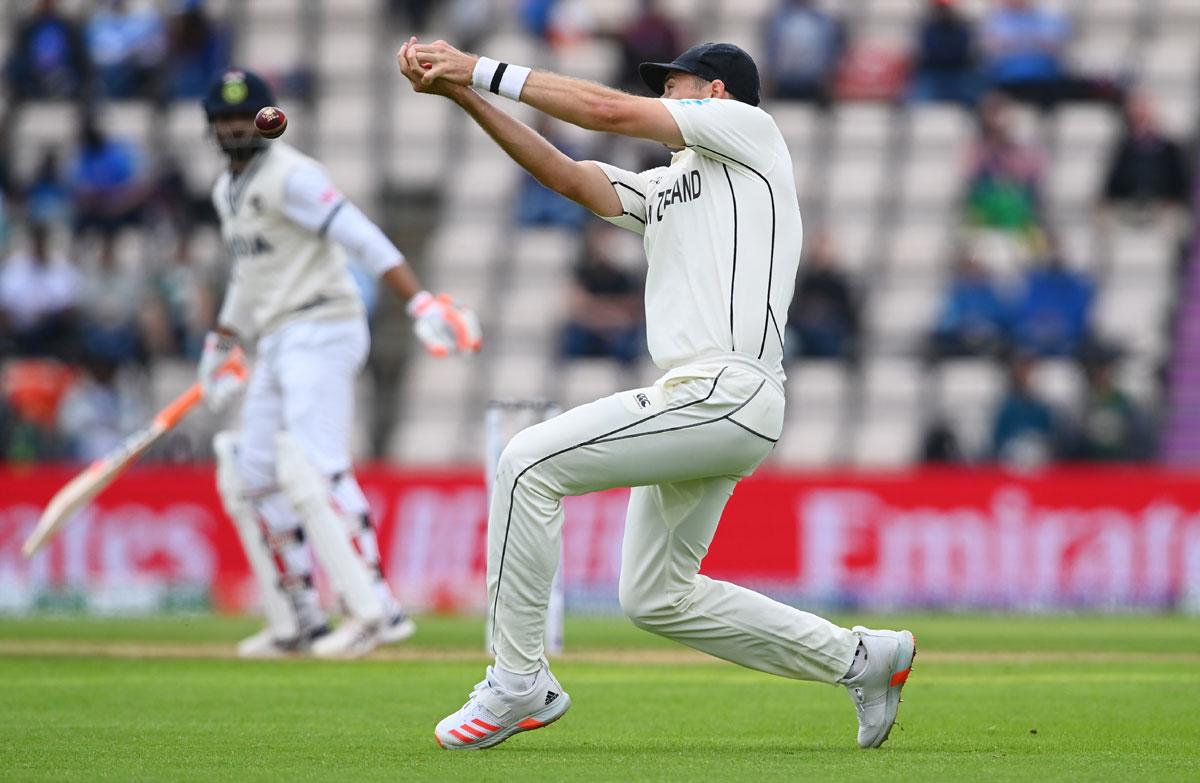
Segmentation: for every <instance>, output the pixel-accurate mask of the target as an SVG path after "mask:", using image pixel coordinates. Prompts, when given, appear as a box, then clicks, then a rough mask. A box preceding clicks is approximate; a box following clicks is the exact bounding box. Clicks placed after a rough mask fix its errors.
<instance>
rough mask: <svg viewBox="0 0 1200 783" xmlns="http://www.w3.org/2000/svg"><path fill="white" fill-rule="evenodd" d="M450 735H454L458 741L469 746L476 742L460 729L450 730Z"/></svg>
mask: <svg viewBox="0 0 1200 783" xmlns="http://www.w3.org/2000/svg"><path fill="white" fill-rule="evenodd" d="M450 733H451V734H453V735H454V738H455V739H457V740H458V741H459V742H465V743H467V744H470V743H472V742H474V741H475V740H473V739H471V738H470V737H468V736H467V735H466V734H463V733H462V732H460V731H459V730H458V729H450Z"/></svg>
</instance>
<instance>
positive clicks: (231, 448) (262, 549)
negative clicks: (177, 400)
mask: <svg viewBox="0 0 1200 783" xmlns="http://www.w3.org/2000/svg"><path fill="white" fill-rule="evenodd" d="M237 441H238V435H237V433H236V432H228V431H226V432H218V433H217V434H216V436H215V437H214V438H213V451H214V452H215V453H216V456H217V491H218V492H219V493H220V495H221V503H222V505H224V506H225V513H227V514H228V515H229V518H230V519H232V520H233V524H234V527H236V528H237V532H238V536H239V537H240V538H241V540H242V549H244V550H245V552H246V559H247V560H249V561H250V570H251V571H253V572H254V578H255V580H256V581H257V582H258V590H259V594H260V595H261V596H262V605H263V614H264V615H266V618H267V625H268V626H270V628H271V634H272V635H273V636H274V637H275V638H276V639H294V638H296V637H297V636H299V635H300V622H299V618H298V617H297V616H296V612H295V611H294V610H293V608H292V603H291V601H289V600H288V595H287V592H286V591H285V590H284V589H283V579H282V578H281V576H280V574H279V572H278V570H277V569H276V568H275V563H274V560H273V559H272V558H271V552H270V550H269V549H268V548H267V542H266V540H265V537H264V536H265V533H264V531H263V530H262V529H261V527H260V526H259V524H258V518H257V515H256V514H255V513H254V507H253V506H252V505H251V504H250V503H249V501H247V500H246V498H245V487H244V486H243V484H242V480H241V477H240V476H239V475H238V472H237V464H236V463H237Z"/></svg>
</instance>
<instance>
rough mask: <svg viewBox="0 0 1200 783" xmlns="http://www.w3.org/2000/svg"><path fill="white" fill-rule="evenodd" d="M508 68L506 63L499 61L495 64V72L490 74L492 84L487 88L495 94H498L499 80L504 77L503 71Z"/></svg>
mask: <svg viewBox="0 0 1200 783" xmlns="http://www.w3.org/2000/svg"><path fill="white" fill-rule="evenodd" d="M506 70H508V63H500V64H499V65H497V66H496V72H495V73H493V74H492V86H491V87H488V90H489V91H490V92H492V93H493V94H495V95H499V94H500V80H501V79H503V78H504V72H505V71H506Z"/></svg>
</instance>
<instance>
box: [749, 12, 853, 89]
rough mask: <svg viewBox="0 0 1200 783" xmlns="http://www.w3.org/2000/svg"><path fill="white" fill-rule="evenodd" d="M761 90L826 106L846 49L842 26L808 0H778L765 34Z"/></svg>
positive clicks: (769, 18)
mask: <svg viewBox="0 0 1200 783" xmlns="http://www.w3.org/2000/svg"><path fill="white" fill-rule="evenodd" d="M763 40H764V44H765V47H766V58H765V62H764V68H763V81H764V82H765V83H766V84H765V87H766V89H765V90H764V91H763V92H764V93H765V94H767V95H770V96H772V97H775V98H785V99H792V100H799V101H810V102H813V103H817V104H819V105H821V106H827V105H828V104H829V102H830V100H831V97H832V93H833V84H834V80H835V78H836V77H837V69H838V63H840V62H841V59H842V52H843V51H844V49H845V44H846V34H845V28H844V27H843V25H842V24H841V22H839V21H838V20H836V19H834V18H833V17H831V16H830V15H829V14H827V13H825V12H824V11H822V10H821V9H819V8H817V7H816V4H815V3H814V2H812V0H782V2H781V3H780V5H779V7H778V8H777V9H776V10H775V12H774V13H773V14H771V15H770V16H769V17H768V18H767V23H766V27H765V30H764V34H763Z"/></svg>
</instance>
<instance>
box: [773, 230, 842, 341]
mask: <svg viewBox="0 0 1200 783" xmlns="http://www.w3.org/2000/svg"><path fill="white" fill-rule="evenodd" d="M838 267H839V264H838V258H837V252H836V250H835V248H834V245H833V239H832V237H831V236H830V235H829V234H828V233H826V234H822V235H821V236H819V237H818V238H817V241H816V244H815V246H814V248H813V251H812V253H811V255H810V256H809V258H808V261H807V262H806V263H804V264H801V265H800V272H799V274H798V275H797V276H796V288H795V294H794V295H793V297H792V304H791V306H790V307H789V308H788V325H787V331H788V337H789V342H790V344H791V345H792V346H793V347H792V348H791V349H790V351H789V352H790V353H792V355H793V356H803V357H808V358H822V359H850V360H853V359H854V357H855V355H856V349H857V342H858V328H859V317H858V301H857V298H856V296H855V294H854V289H853V286H852V285H851V283H850V280H849V278H848V277H847V276H846V274H845V273H844V272H843V271H842V270H841V269H839V268H838Z"/></svg>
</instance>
